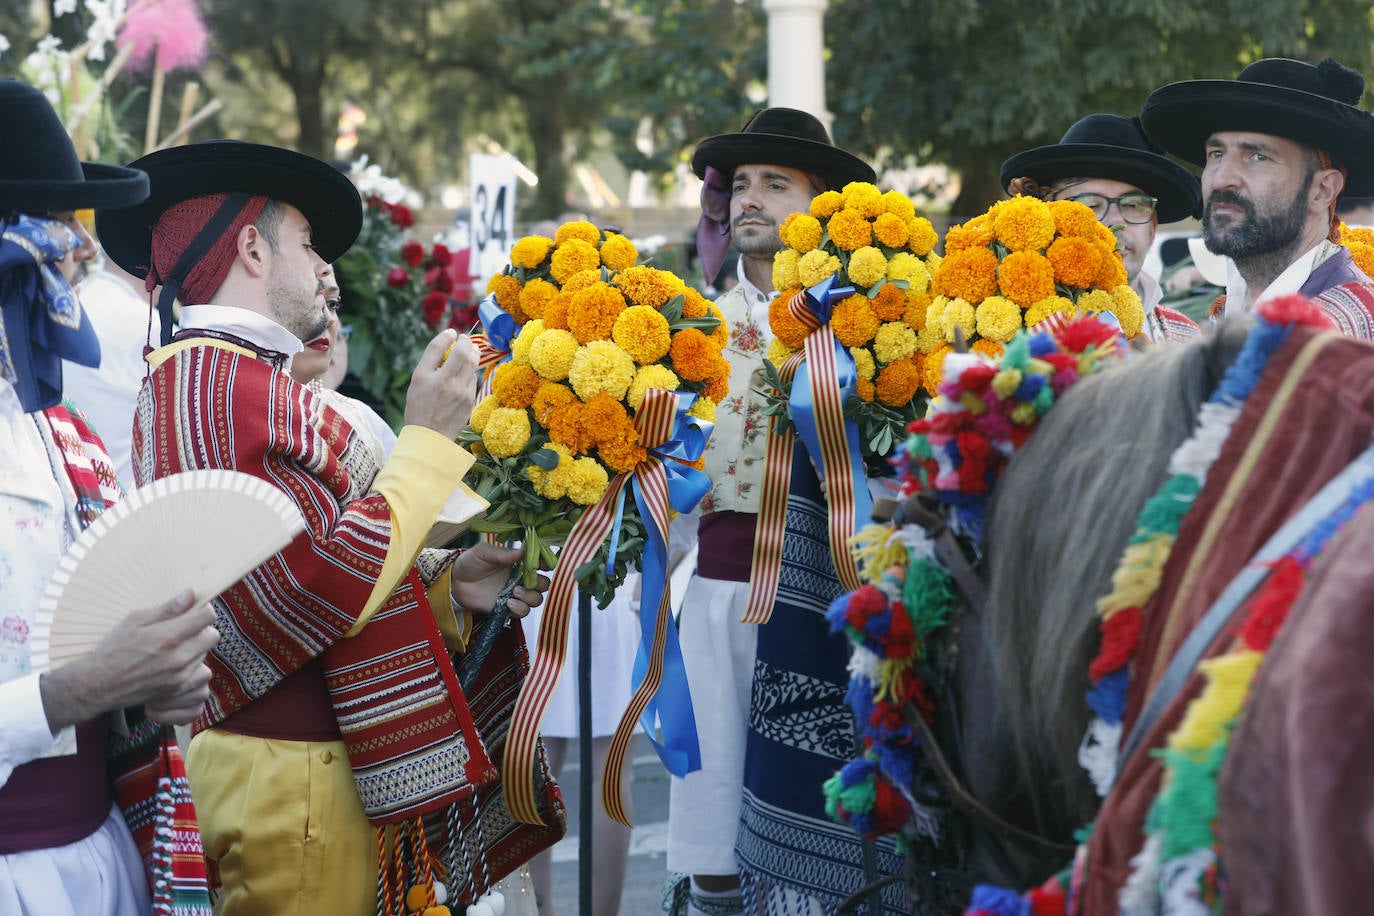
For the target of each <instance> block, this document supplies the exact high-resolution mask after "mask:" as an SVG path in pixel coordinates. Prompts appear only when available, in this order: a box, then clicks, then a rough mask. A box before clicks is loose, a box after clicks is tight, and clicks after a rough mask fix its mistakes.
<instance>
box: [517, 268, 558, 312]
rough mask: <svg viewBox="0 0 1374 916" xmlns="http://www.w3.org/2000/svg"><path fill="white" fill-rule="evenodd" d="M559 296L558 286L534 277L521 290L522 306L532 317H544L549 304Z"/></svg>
mask: <svg viewBox="0 0 1374 916" xmlns="http://www.w3.org/2000/svg"><path fill="white" fill-rule="evenodd" d="M557 298H558V287H556V286H554V285H553V284H552V283H550V282H549V281H548V280H541V279H539V278H538V277H534V278H533V279H531V280H528V281H526V283H525V285H524V287H523V288H522V289H521V290H520V308H521V309H523V310H524V312H525V314H526V315H527V316H529V317H530V318H543V317H544V310H545V308H547V307H548V304H549V303H550V302H552V301H553V300H554V299H557Z"/></svg>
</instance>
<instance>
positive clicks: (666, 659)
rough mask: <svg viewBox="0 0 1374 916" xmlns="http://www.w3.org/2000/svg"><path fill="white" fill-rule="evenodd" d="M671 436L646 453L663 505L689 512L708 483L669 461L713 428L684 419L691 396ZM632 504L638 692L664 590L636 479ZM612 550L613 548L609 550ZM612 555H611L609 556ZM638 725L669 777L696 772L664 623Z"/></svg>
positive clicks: (661, 560) (696, 449)
mask: <svg viewBox="0 0 1374 916" xmlns="http://www.w3.org/2000/svg"><path fill="white" fill-rule="evenodd" d="M676 398H677V409H676V419H675V421H674V427H673V435H672V438H670V439H669V440H668V441H666V442H664V443H662V444H661V445H659V446H657V447H656V448H653V449H650V453H651V454H653V455H654V456H655V457H657V458H660V459H661V463H662V465H663V468H664V470H665V471H666V472H667V477H668V504H669V505H671V506H672V507H673V508H674V509H676V510H677V511H678V512H684V513H685V512H691V511H692V509H694V508H695V507H696V505H697V503H699V502H700V501H701V498H702V497H703V496H705V495H706V494H707V493H708V492H710V489H711V479H710V478H709V477H707V476H706V475H705V474H703V473H702V472H701V471H698V470H697V469H696V468H691V467H687V466H685V465H683V464H679V463H678V461H674V460H672V459H674V458H676V459H680V460H682V461H696V460H697V459H699V458H700V457H701V455H702V453H703V452H704V451H705V449H706V441H707V440H708V439H709V438H710V436H711V430H712V429H713V428H714V424H712V423H710V422H707V421H705V420H699V419H697V418H696V417H692V416H688V415H687V411H688V410H690V409H691V407H692V404H693V403H694V402H695V401H696V398H697V396H696V395H694V394H678V395H676ZM630 486H631V488H632V489H633V490H634V497H635V504H636V505H637V506H638V507H639V515H640V518H642V519H644V528H645V531H646V534H647V536H648V540H647V543H646V544H645V545H644V555H643V556H642V557H641V558H640V573H641V582H640V585H641V588H640V602H639V640H640V642H639V651H638V652H637V653H636V654H635V664H634V673H633V675H632V678H631V684H632V689H633V690H637V689H639V685H640V684H642V683H643V682H644V676H645V674H646V673H648V670H649V651H650V650H651V649H652V648H653V643H654V627H655V625H656V624H657V620H658V606H659V603H660V602H661V601H662V599H663V594H664V592H665V591H667V588H668V544H667V541H666V540H664V536H663V532H660V531H659V530H658V526H657V525H655V524H653V522H652V520H651V519H652V516H650V514H649V505H648V502H647V501H646V499H645V498H644V492H643V490H642V489H641V487H640V483H639V480H638V478H631V482H630ZM612 549H613V550H614V545H613V548H612ZM612 556H614V553H612ZM640 725H642V726H643V728H644V733H645V734H646V735H647V736H648V738H649V742H650V743H651V744H652V745H653V747H654V751H655V752H656V753H657V754H658V757H659V759H660V760H662V761H663V765H664V766H665V767H666V768H667V769H668V772H669V773H672V774H673V775H674V776H677V777H683V776H686V775H687V774H688V773H690V772H692V771H693V770H699V769H701V746H700V744H699V743H698V742H697V723H696V715H695V713H694V712H693V710H692V695H691V692H690V690H689V689H688V687H687V669H686V668H685V667H684V666H683V663H682V649H681V647H680V646H679V645H678V641H677V628H676V627H674V626H673V625H672V623H671V622H669V624H668V633H667V639H666V641H665V645H664V649H663V679H662V681H661V682H660V683H659V687H658V691H657V693H655V694H654V696H653V697H651V698H650V700H649V704H648V705H647V706H646V707H645V708H644V714H643V715H642V716H641V717H640ZM655 725H657V727H658V728H659V729H661V730H662V732H663V740H662V742H660V741H658V740H657V739H656V738H655V731H656V729H655Z"/></svg>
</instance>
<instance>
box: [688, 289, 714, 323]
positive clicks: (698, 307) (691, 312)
mask: <svg viewBox="0 0 1374 916" xmlns="http://www.w3.org/2000/svg"><path fill="white" fill-rule="evenodd" d="M708 305H709V303H708V302H707V301H706V297H705V296H703V295H702V294H701V293H699V292H697V291H696V290H694V289H692V288H691V287H690V286H689V287H687V289H686V291H685V293H684V295H683V302H682V317H683V318H705V317H706V315H707V314H708V312H709V309H708V308H707V306H708Z"/></svg>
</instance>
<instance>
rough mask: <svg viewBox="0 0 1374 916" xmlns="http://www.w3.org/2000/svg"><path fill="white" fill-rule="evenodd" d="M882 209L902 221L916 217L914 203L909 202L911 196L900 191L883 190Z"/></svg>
mask: <svg viewBox="0 0 1374 916" xmlns="http://www.w3.org/2000/svg"><path fill="white" fill-rule="evenodd" d="M883 209H884V210H886V211H887V212H888V213H891V214H892V215H893V216H895V217H897V218H899V219H900V220H901V221H902V222H904V223H909V222H911V220H913V219H915V218H916V205H915V204H913V203H912V202H911V198H909V197H907V196H906V195H905V194H903V193H902V192H901V191H886V192H884V193H883Z"/></svg>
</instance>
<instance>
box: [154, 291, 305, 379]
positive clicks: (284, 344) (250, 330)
mask: <svg viewBox="0 0 1374 916" xmlns="http://www.w3.org/2000/svg"><path fill="white" fill-rule="evenodd" d="M181 326H182V327H183V328H203V329H205V330H207V331H222V332H224V333H225V334H233V335H234V336H235V337H242V338H243V339H244V340H247V341H251V342H252V343H255V344H257V345H258V346H260V347H265V348H267V349H268V350H276V351H277V352H278V353H285V354H286V365H285V366H284V367H283V368H282V371H284V372H290V371H291V358H292V357H293V356H295V355H296V354H297V353H299V352H301V351H302V350H304V349H305V344H303V343H301V339H300V338H299V337H297V336H296V335H295V334H292V333H291V332H290V331H288V330H287V329H286V328H284V327H282V326H281V325H280V324H277V322H275V321H273V320H272V319H271V318H268V317H267V316H266V315H260V314H258V313H257V312H253V311H249V310H248V309H244V308H238V307H237V306H233V305H183V306H182V307H181Z"/></svg>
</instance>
